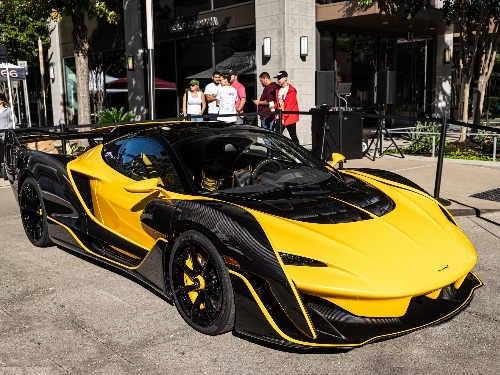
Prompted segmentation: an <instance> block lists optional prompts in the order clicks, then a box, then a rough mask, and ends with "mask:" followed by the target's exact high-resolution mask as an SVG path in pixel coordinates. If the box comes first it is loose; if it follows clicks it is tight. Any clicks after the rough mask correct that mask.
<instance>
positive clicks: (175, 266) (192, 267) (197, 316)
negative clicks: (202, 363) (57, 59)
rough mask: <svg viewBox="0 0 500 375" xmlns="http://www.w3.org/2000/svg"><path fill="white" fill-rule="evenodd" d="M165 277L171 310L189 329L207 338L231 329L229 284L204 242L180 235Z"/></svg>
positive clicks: (216, 255)
mask: <svg viewBox="0 0 500 375" xmlns="http://www.w3.org/2000/svg"><path fill="white" fill-rule="evenodd" d="M169 275H170V285H171V288H172V293H173V298H174V303H175V306H176V307H177V310H178V311H179V313H180V314H181V316H182V318H183V319H184V320H185V321H186V322H187V323H188V324H189V325H190V326H191V327H193V328H194V329H196V330H197V331H199V332H201V333H204V334H207V335H218V334H221V333H224V332H227V331H230V330H232V329H233V325H234V315H235V309H234V294H233V288H232V285H231V280H230V279H229V273H228V271H227V268H226V265H225V264H224V261H223V260H222V257H221V256H220V254H219V252H218V251H217V249H216V248H215V246H214V245H213V244H212V243H211V242H210V240H209V239H208V238H206V237H205V236H204V235H202V234H201V233H198V232H196V231H193V230H190V231H187V232H185V233H184V234H182V235H181V236H180V237H179V238H178V239H177V242H176V243H175V245H174V247H173V249H172V252H171V254H170V262H169Z"/></svg>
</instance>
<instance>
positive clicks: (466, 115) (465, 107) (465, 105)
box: [458, 82, 470, 142]
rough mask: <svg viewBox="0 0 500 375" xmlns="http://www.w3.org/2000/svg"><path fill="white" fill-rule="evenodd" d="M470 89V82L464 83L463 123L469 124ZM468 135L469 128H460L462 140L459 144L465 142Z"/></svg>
mask: <svg viewBox="0 0 500 375" xmlns="http://www.w3.org/2000/svg"><path fill="white" fill-rule="evenodd" d="M469 89H470V82H467V83H464V84H463V90H462V103H463V108H462V121H463V122H467V121H468V120H469ZM466 133H467V126H462V127H461V128H460V139H459V140H458V141H459V142H463V141H465V138H466Z"/></svg>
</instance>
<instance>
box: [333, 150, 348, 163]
mask: <svg viewBox="0 0 500 375" xmlns="http://www.w3.org/2000/svg"><path fill="white" fill-rule="evenodd" d="M344 160H345V156H344V155H342V154H339V153H337V152H334V153H333V154H332V163H331V165H335V164H338V163H340V162H341V161H344Z"/></svg>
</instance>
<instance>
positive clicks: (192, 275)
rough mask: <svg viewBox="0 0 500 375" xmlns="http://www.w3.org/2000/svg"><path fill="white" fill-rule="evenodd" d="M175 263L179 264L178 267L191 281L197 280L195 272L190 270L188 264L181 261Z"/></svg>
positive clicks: (176, 260)
mask: <svg viewBox="0 0 500 375" xmlns="http://www.w3.org/2000/svg"><path fill="white" fill-rule="evenodd" d="M175 263H177V265H178V266H179V267H180V268H181V270H182V271H184V273H185V274H186V275H187V276H188V277H189V278H190V279H191V280H194V279H195V278H196V274H195V273H194V271H193V270H192V269H191V268H189V267H188V266H187V265H186V263H184V262H182V261H180V260H179V259H175Z"/></svg>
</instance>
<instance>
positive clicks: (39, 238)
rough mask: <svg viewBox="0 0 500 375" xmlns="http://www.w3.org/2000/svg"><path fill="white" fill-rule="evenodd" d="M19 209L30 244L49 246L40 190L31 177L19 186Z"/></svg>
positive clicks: (45, 215)
mask: <svg viewBox="0 0 500 375" xmlns="http://www.w3.org/2000/svg"><path fill="white" fill-rule="evenodd" d="M19 208H20V210H21V221H22V223H23V227H24V231H25V232H26V235H27V236H28V239H29V240H30V242H31V243H32V244H33V245H35V246H38V247H45V246H49V245H51V244H52V241H51V240H50V238H49V231H48V225H47V214H46V212H45V206H44V204H43V199H42V190H41V189H40V186H38V184H37V183H36V181H35V180H34V179H33V178H31V177H28V178H27V179H26V180H24V182H23V184H22V185H21V190H20V194H19Z"/></svg>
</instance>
